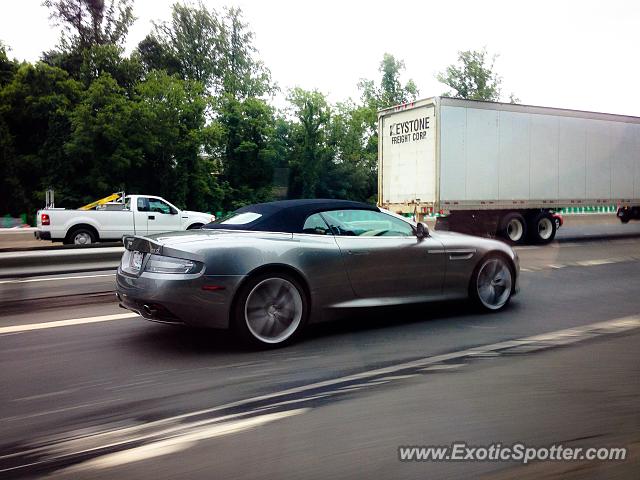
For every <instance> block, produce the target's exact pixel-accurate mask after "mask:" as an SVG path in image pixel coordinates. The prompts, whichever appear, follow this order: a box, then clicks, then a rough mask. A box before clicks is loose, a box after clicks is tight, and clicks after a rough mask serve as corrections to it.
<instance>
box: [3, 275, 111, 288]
mask: <svg viewBox="0 0 640 480" xmlns="http://www.w3.org/2000/svg"><path fill="white" fill-rule="evenodd" d="M115 275H116V274H115V273H98V274H95V275H74V276H72V277H47V278H25V279H13V280H0V285H1V284H7V283H9V284H15V283H34V282H59V281H63V280H78V279H83V278H99V277H115Z"/></svg>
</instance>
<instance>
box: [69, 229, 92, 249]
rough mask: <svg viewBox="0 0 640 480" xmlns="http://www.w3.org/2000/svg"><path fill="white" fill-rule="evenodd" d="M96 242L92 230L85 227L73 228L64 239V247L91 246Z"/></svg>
mask: <svg viewBox="0 0 640 480" xmlns="http://www.w3.org/2000/svg"><path fill="white" fill-rule="evenodd" d="M97 241H98V238H97V235H96V233H95V232H94V231H93V230H92V229H90V228H85V227H79V228H74V229H73V230H71V231H70V232H69V233H68V234H67V236H66V238H65V239H64V243H65V244H66V245H91V244H92V243H96V242H97Z"/></svg>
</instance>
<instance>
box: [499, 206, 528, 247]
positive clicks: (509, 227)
mask: <svg viewBox="0 0 640 480" xmlns="http://www.w3.org/2000/svg"><path fill="white" fill-rule="evenodd" d="M498 235H500V236H501V237H502V238H504V239H505V240H507V241H508V242H510V243H513V244H519V243H523V242H524V241H525V239H526V238H527V223H526V222H525V221H524V217H523V216H522V215H520V214H519V213H518V212H510V213H507V214H506V215H505V216H504V217H502V220H501V221H500V226H499V227H498Z"/></svg>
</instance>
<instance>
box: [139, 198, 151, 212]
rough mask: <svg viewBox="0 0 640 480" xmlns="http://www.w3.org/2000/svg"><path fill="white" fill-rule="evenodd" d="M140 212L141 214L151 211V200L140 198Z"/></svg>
mask: <svg viewBox="0 0 640 480" xmlns="http://www.w3.org/2000/svg"><path fill="white" fill-rule="evenodd" d="M138 211H139V212H148V211H149V199H148V198H144V197H138Z"/></svg>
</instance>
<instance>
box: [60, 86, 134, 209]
mask: <svg viewBox="0 0 640 480" xmlns="http://www.w3.org/2000/svg"><path fill="white" fill-rule="evenodd" d="M132 108H133V105H132V102H131V101H130V100H129V99H128V98H127V96H126V94H125V91H124V89H123V88H122V87H120V86H119V85H118V83H117V82H116V81H115V80H114V79H113V77H111V75H109V74H108V73H105V74H102V75H100V76H99V77H98V78H97V79H96V80H95V81H93V82H92V83H91V85H90V86H89V88H88V89H87V90H86V91H85V92H84V94H83V97H82V100H81V102H80V104H79V105H78V106H77V107H76V108H75V109H74V111H73V113H72V115H71V124H72V132H71V134H70V136H69V138H68V140H67V142H66V143H65V153H66V155H67V161H66V162H65V163H64V165H63V168H61V169H59V171H58V175H59V176H60V179H66V183H65V190H67V197H68V198H70V199H72V200H73V201H74V202H77V204H78V206H79V205H81V204H83V203H88V202H89V201H91V200H92V199H95V198H100V197H103V196H105V195H108V194H110V193H113V192H114V191H118V190H121V189H124V188H125V187H127V186H128V185H127V182H128V180H129V175H128V174H129V172H131V170H132V167H133V166H134V165H135V161H136V159H139V158H140V157H141V154H142V152H141V151H140V150H139V149H136V148H135V145H133V144H132V143H133V142H132V139H133V138H134V134H135V130H132V129H131V128H132V127H135V122H134V121H132V120H133V119H132ZM79 173H81V174H80V175H79Z"/></svg>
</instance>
